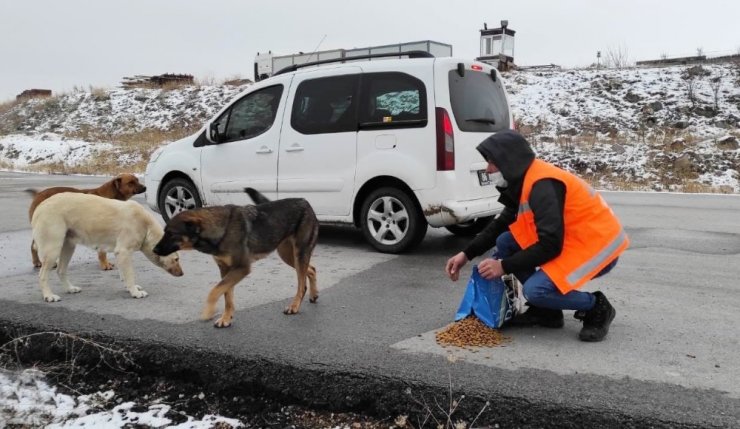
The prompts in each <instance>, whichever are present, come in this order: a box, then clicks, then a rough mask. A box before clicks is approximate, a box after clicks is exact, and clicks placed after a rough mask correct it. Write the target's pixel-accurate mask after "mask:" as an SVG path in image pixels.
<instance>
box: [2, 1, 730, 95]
mask: <svg viewBox="0 0 740 429" xmlns="http://www.w3.org/2000/svg"><path fill="white" fill-rule="evenodd" d="M739 16H740V1H738V0H702V1H696V0H692V1H689V0H672V1H669V0H619V1H618V0H557V1H556V0H529V1H527V0H519V1H515V0H510V1H507V2H503V1H500V0H488V1H473V0H457V1H452V0H447V1H439V0H426V1H419V0H395V1H387V0H373V1H355V0H343V1H338V0H323V1H298V0H292V1H288V0H264V1H260V2H257V1H248V0H242V1H237V0H176V1H175V0H105V1H100V0H0V102H2V101H7V100H10V99H13V98H14V97H15V96H16V95H17V94H18V93H20V92H21V91H23V90H24V89H29V88H43V89H51V90H52V91H53V92H54V93H59V92H66V91H71V90H72V89H73V88H75V87H77V88H83V89H87V90H89V88H90V87H116V86H118V85H119V84H120V81H121V79H122V78H123V77H125V76H134V75H157V74H163V73H185V74H192V75H194V76H195V77H196V78H197V79H199V80H201V81H205V82H208V81H211V80H215V81H219V80H223V79H226V78H233V77H242V78H249V79H251V78H252V77H253V76H252V75H253V63H254V57H255V55H256V54H257V53H258V52H265V51H272V52H273V53H274V54H277V55H286V54H292V53H297V52H299V51H303V52H312V51H314V50H316V49H318V50H327V49H338V48H354V47H365V46H372V45H385V44H393V43H401V42H412V41H419V40H435V41H438V42H443V43H448V44H451V45H452V47H453V55H454V56H459V57H463V58H475V57H477V56H479V55H480V54H479V40H480V32H479V30H480V29H481V28H483V23H484V22H486V23H487V24H488V27H489V28H494V27H498V26H499V23H500V21H501V20H502V19H506V20H508V21H509V28H510V29H513V30H515V31H516V37H515V44H516V46H515V52H514V57H515V58H514V59H515V62H516V63H517V64H520V65H535V64H550V63H554V64H558V65H562V66H565V67H578V66H587V65H589V64H591V63H593V62H595V61H596V52H597V51H602V55H605V53H606V52H608V51H609V50H612V51H618V50H621V51H622V52H625V53H626V56H627V57H628V59H629V60H630V61H636V60H643V59H653V58H659V57H660V56H662V55H667V56H669V57H672V56H687V55H695V54H696V52H697V49H699V48H701V49H702V50H703V52H704V53H705V54H707V55H710V56H712V55H728V54H734V53H738V52H740V26H739V25H738V22H737V19H738V17H739Z"/></svg>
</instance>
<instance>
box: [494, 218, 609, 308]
mask: <svg viewBox="0 0 740 429" xmlns="http://www.w3.org/2000/svg"><path fill="white" fill-rule="evenodd" d="M520 250H522V248H521V247H519V245H518V244H517V242H516V240H514V236H513V235H511V232H508V231H507V232H504V233H503V234H501V235H499V237H498V239H496V251H494V252H493V255H492V257H493V258H495V259H505V258H507V257H509V256H511V255H513V254H515V253H516V252H519V251H520ZM617 260H619V258H614V260H613V261H612V262H610V263H609V265H607V266H606V267H604V268H603V269H602V270H601V271H600V272H599V274H597V275H596V277H600V276H603V275H604V274H606V273H608V272H609V271H611V269H612V268H614V266H615V265H617ZM512 274H514V276H516V278H517V279H519V281H520V282H521V283H522V286H523V291H524V297H525V298H526V299H527V301H528V302H530V303H531V304H532V305H535V306H537V307H541V308H550V309H553V310H591V309H592V308H594V305H595V304H596V298H595V297H594V295H593V294H592V293H589V292H581V291H578V290H572V291H570V292H568V293H566V294H563V293H562V292H560V290H559V289H558V288H557V286H555V283H553V282H552V280H550V277H548V276H547V274H545V272H544V271H542V270H539V269H531V270H527V271H521V272H517V273H512Z"/></svg>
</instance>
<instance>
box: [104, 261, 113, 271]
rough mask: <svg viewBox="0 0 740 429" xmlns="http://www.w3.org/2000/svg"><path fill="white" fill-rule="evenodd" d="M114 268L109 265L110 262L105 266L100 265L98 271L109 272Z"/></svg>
mask: <svg viewBox="0 0 740 429" xmlns="http://www.w3.org/2000/svg"><path fill="white" fill-rule="evenodd" d="M114 268H116V266H115V265H113V264H111V263H110V262H106V263H105V264H100V269H101V270H103V271H110V270H112V269H114Z"/></svg>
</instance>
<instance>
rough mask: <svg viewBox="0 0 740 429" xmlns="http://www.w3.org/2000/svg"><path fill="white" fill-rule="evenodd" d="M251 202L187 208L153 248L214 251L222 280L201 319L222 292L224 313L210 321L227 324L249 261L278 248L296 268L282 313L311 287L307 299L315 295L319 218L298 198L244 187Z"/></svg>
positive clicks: (296, 306) (159, 251)
mask: <svg viewBox="0 0 740 429" xmlns="http://www.w3.org/2000/svg"><path fill="white" fill-rule="evenodd" d="M244 191H245V192H246V193H247V194H249V196H250V197H251V198H252V200H253V201H254V202H255V203H256V205H250V206H235V205H226V206H216V207H206V208H200V209H194V210H188V211H184V212H181V213H179V214H177V215H176V216H175V217H173V218H172V219H170V221H169V222H167V225H166V226H165V229H164V236H163V237H162V239H161V240H160V241H159V243H157V245H156V246H155V247H154V252H155V253H156V254H158V255H169V254H170V253H172V252H175V251H177V250H188V249H195V250H197V251H199V252H203V253H207V254H209V255H213V259H214V260H215V261H216V264H218V268H219V270H220V271H221V281H220V282H218V284H217V285H216V286H214V287H213V289H211V292H210V293H209V294H208V299H207V301H206V305H205V308H204V309H203V313H202V315H201V318H202V319H203V320H210V319H212V318H213V316H214V314H215V311H216V304H217V302H218V299H219V298H220V297H221V295H224V300H225V302H226V305H225V307H224V313H223V315H221V317H220V318H219V319H218V320H216V322H215V326H216V327H218V328H225V327H227V326H230V325H231V321H232V318H233V315H234V286H236V284H237V283H239V281H241V280H242V279H243V278H244V277H246V276H247V275H248V274H249V273H250V271H251V266H252V263H253V262H254V261H257V260H259V259H262V258H264V257H266V256H268V255H269V254H270V253H272V252H273V251H274V250H277V251H278V254H279V255H280V258H281V259H282V260H283V261H284V262H285V263H286V264H288V265H290V266H291V267H293V268H294V269H295V270H296V274H297V275H298V290H297V291H296V295H295V297H294V298H293V301H292V302H291V303H290V305H289V306H288V307H287V308H286V309H285V311H284V313H285V314H295V313H298V310H299V309H300V307H301V302H302V301H303V297H304V296H305V295H306V288H307V287H306V286H307V285H306V279H308V286H309V287H310V294H309V301H310V302H312V303H315V302H316V300H317V299H318V298H319V291H318V289H317V287H316V268H314V267H313V266H312V265H311V264H310V262H311V255H312V253H313V250H314V247H316V241H317V240H318V236H319V222H318V220H317V219H316V214H315V213H314V211H313V208H312V207H311V205H310V204H309V203H308V201H306V200H305V199H303V198H286V199H282V200H277V201H270V200H268V199H267V198H266V197H265V196H264V195H262V194H261V193H259V192H258V191H256V190H254V189H252V188H245V189H244Z"/></svg>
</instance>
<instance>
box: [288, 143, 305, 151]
mask: <svg viewBox="0 0 740 429" xmlns="http://www.w3.org/2000/svg"><path fill="white" fill-rule="evenodd" d="M302 150H303V146H301V145H299V144H298V143H293V145H292V146H291V147H289V148H287V149H285V151H286V152H300V151H302Z"/></svg>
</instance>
